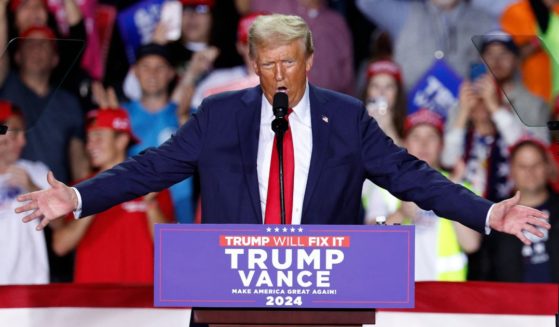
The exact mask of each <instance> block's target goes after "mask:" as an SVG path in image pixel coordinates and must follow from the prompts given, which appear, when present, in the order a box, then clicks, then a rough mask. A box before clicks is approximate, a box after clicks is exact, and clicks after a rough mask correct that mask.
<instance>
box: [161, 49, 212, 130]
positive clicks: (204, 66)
mask: <svg viewBox="0 0 559 327" xmlns="http://www.w3.org/2000/svg"><path fill="white" fill-rule="evenodd" d="M218 55H219V49H218V48H217V47H214V46H211V47H208V48H207V49H204V50H201V51H198V52H196V53H194V54H193V55H192V58H191V59H190V62H189V63H188V66H187V68H186V71H185V72H184V74H183V76H182V77H181V80H180V81H179V83H178V84H177V86H176V87H175V90H174V91H173V94H172V95H171V99H172V100H173V101H174V102H175V103H177V104H178V105H179V108H178V110H177V115H178V118H179V122H180V123H181V125H182V124H184V123H185V122H186V121H187V120H188V117H190V105H191V102H192V95H193V94H194V89H195V86H196V82H197V81H198V80H199V79H200V78H201V77H202V75H204V74H205V73H207V72H208V71H210V70H211V69H212V67H213V64H214V62H215V59H216V58H217V56H218Z"/></svg>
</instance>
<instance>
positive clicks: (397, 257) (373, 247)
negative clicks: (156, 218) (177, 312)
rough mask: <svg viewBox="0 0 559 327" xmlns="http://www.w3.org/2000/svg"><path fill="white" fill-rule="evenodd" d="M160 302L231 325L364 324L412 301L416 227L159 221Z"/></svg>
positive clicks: (222, 326)
mask: <svg viewBox="0 0 559 327" xmlns="http://www.w3.org/2000/svg"><path fill="white" fill-rule="evenodd" d="M154 244H155V273H154V278H155V280H154V304H155V306H156V307H192V308H193V309H192V318H191V321H192V322H193V323H196V324H206V325H209V326H215V327H226V326H332V327H333V326H338V327H340V326H362V325H363V324H374V323H375V322H376V321H375V309H376V308H413V306H414V287H415V284H414V229H413V226H333V225H328V226H322V225H304V226H282V225H277V226H270V225H168V224H158V225H156V227H155V242H154Z"/></svg>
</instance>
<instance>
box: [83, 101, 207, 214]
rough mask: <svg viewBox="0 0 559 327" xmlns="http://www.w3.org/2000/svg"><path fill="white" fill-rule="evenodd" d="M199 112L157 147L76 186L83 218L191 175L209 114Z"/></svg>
mask: <svg viewBox="0 0 559 327" xmlns="http://www.w3.org/2000/svg"><path fill="white" fill-rule="evenodd" d="M202 107H203V106H201V107H200V110H199V111H198V113H197V114H196V115H195V116H194V117H193V118H192V119H191V120H190V121H189V122H188V123H186V124H185V125H184V126H182V127H181V128H180V129H179V130H178V131H177V132H176V134H175V135H173V136H172V137H171V138H170V139H169V140H168V141H167V142H165V143H163V144H162V145H161V146H159V147H158V148H153V149H149V150H147V151H145V152H143V153H142V154H140V155H137V156H134V157H131V158H129V159H128V160H126V161H124V162H122V163H121V164H119V165H117V166H115V167H114V168H111V169H109V170H106V171H104V172H102V173H100V174H98V175H96V176H95V177H94V178H92V179H89V180H87V181H84V182H82V183H79V184H78V185H76V186H75V187H76V188H77V189H78V191H79V192H80V195H81V197H82V214H81V216H82V217H86V216H89V215H91V214H94V213H97V212H101V211H104V210H106V209H108V208H111V207H113V206H114V205H116V204H118V203H121V202H125V201H129V200H132V199H135V198H137V197H139V196H142V195H145V194H147V193H150V192H159V191H161V190H163V189H165V188H168V187H170V186H172V185H173V184H175V183H178V182H180V181H182V180H184V179H185V178H188V177H190V176H192V175H193V174H194V173H195V171H196V169H197V165H198V158H199V156H200V153H201V151H202V146H203V139H204V134H205V130H206V127H207V123H208V116H209V113H208V111H207V110H204V109H203V108H202Z"/></svg>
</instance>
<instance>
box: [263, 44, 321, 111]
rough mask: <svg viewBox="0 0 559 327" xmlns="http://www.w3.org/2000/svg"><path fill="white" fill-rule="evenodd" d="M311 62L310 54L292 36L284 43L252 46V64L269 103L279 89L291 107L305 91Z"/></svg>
mask: <svg viewBox="0 0 559 327" xmlns="http://www.w3.org/2000/svg"><path fill="white" fill-rule="evenodd" d="M312 63H313V56H312V55H310V56H307V55H306V53H305V47H304V45H303V43H302V41H301V40H295V41H293V42H291V43H289V44H285V45H277V46H260V47H256V50H255V58H254V61H253V67H254V71H255V72H256V74H257V75H258V76H259V77H260V86H261V87H262V91H263V92H264V96H265V97H266V99H267V100H268V101H269V102H270V103H272V101H273V98H274V94H276V92H278V91H283V92H286V93H287V96H288V97H289V106H290V107H291V108H293V107H295V105H297V103H299V101H300V100H301V98H302V97H303V95H304V94H305V87H306V82H307V74H308V73H309V71H310V70H311V67H312Z"/></svg>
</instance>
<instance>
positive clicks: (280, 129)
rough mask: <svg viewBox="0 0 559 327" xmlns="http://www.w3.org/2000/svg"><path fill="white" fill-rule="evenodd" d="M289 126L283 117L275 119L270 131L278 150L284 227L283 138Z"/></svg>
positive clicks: (281, 215)
mask: <svg viewBox="0 0 559 327" xmlns="http://www.w3.org/2000/svg"><path fill="white" fill-rule="evenodd" d="M288 127H289V124H288V123H287V120H285V118H283V117H277V118H276V119H274V120H273V121H272V130H273V131H274V133H276V148H277V150H278V160H279V176H278V177H279V187H280V220H281V224H282V225H285V194H284V185H283V136H284V135H285V132H286V131H287V128H288Z"/></svg>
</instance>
